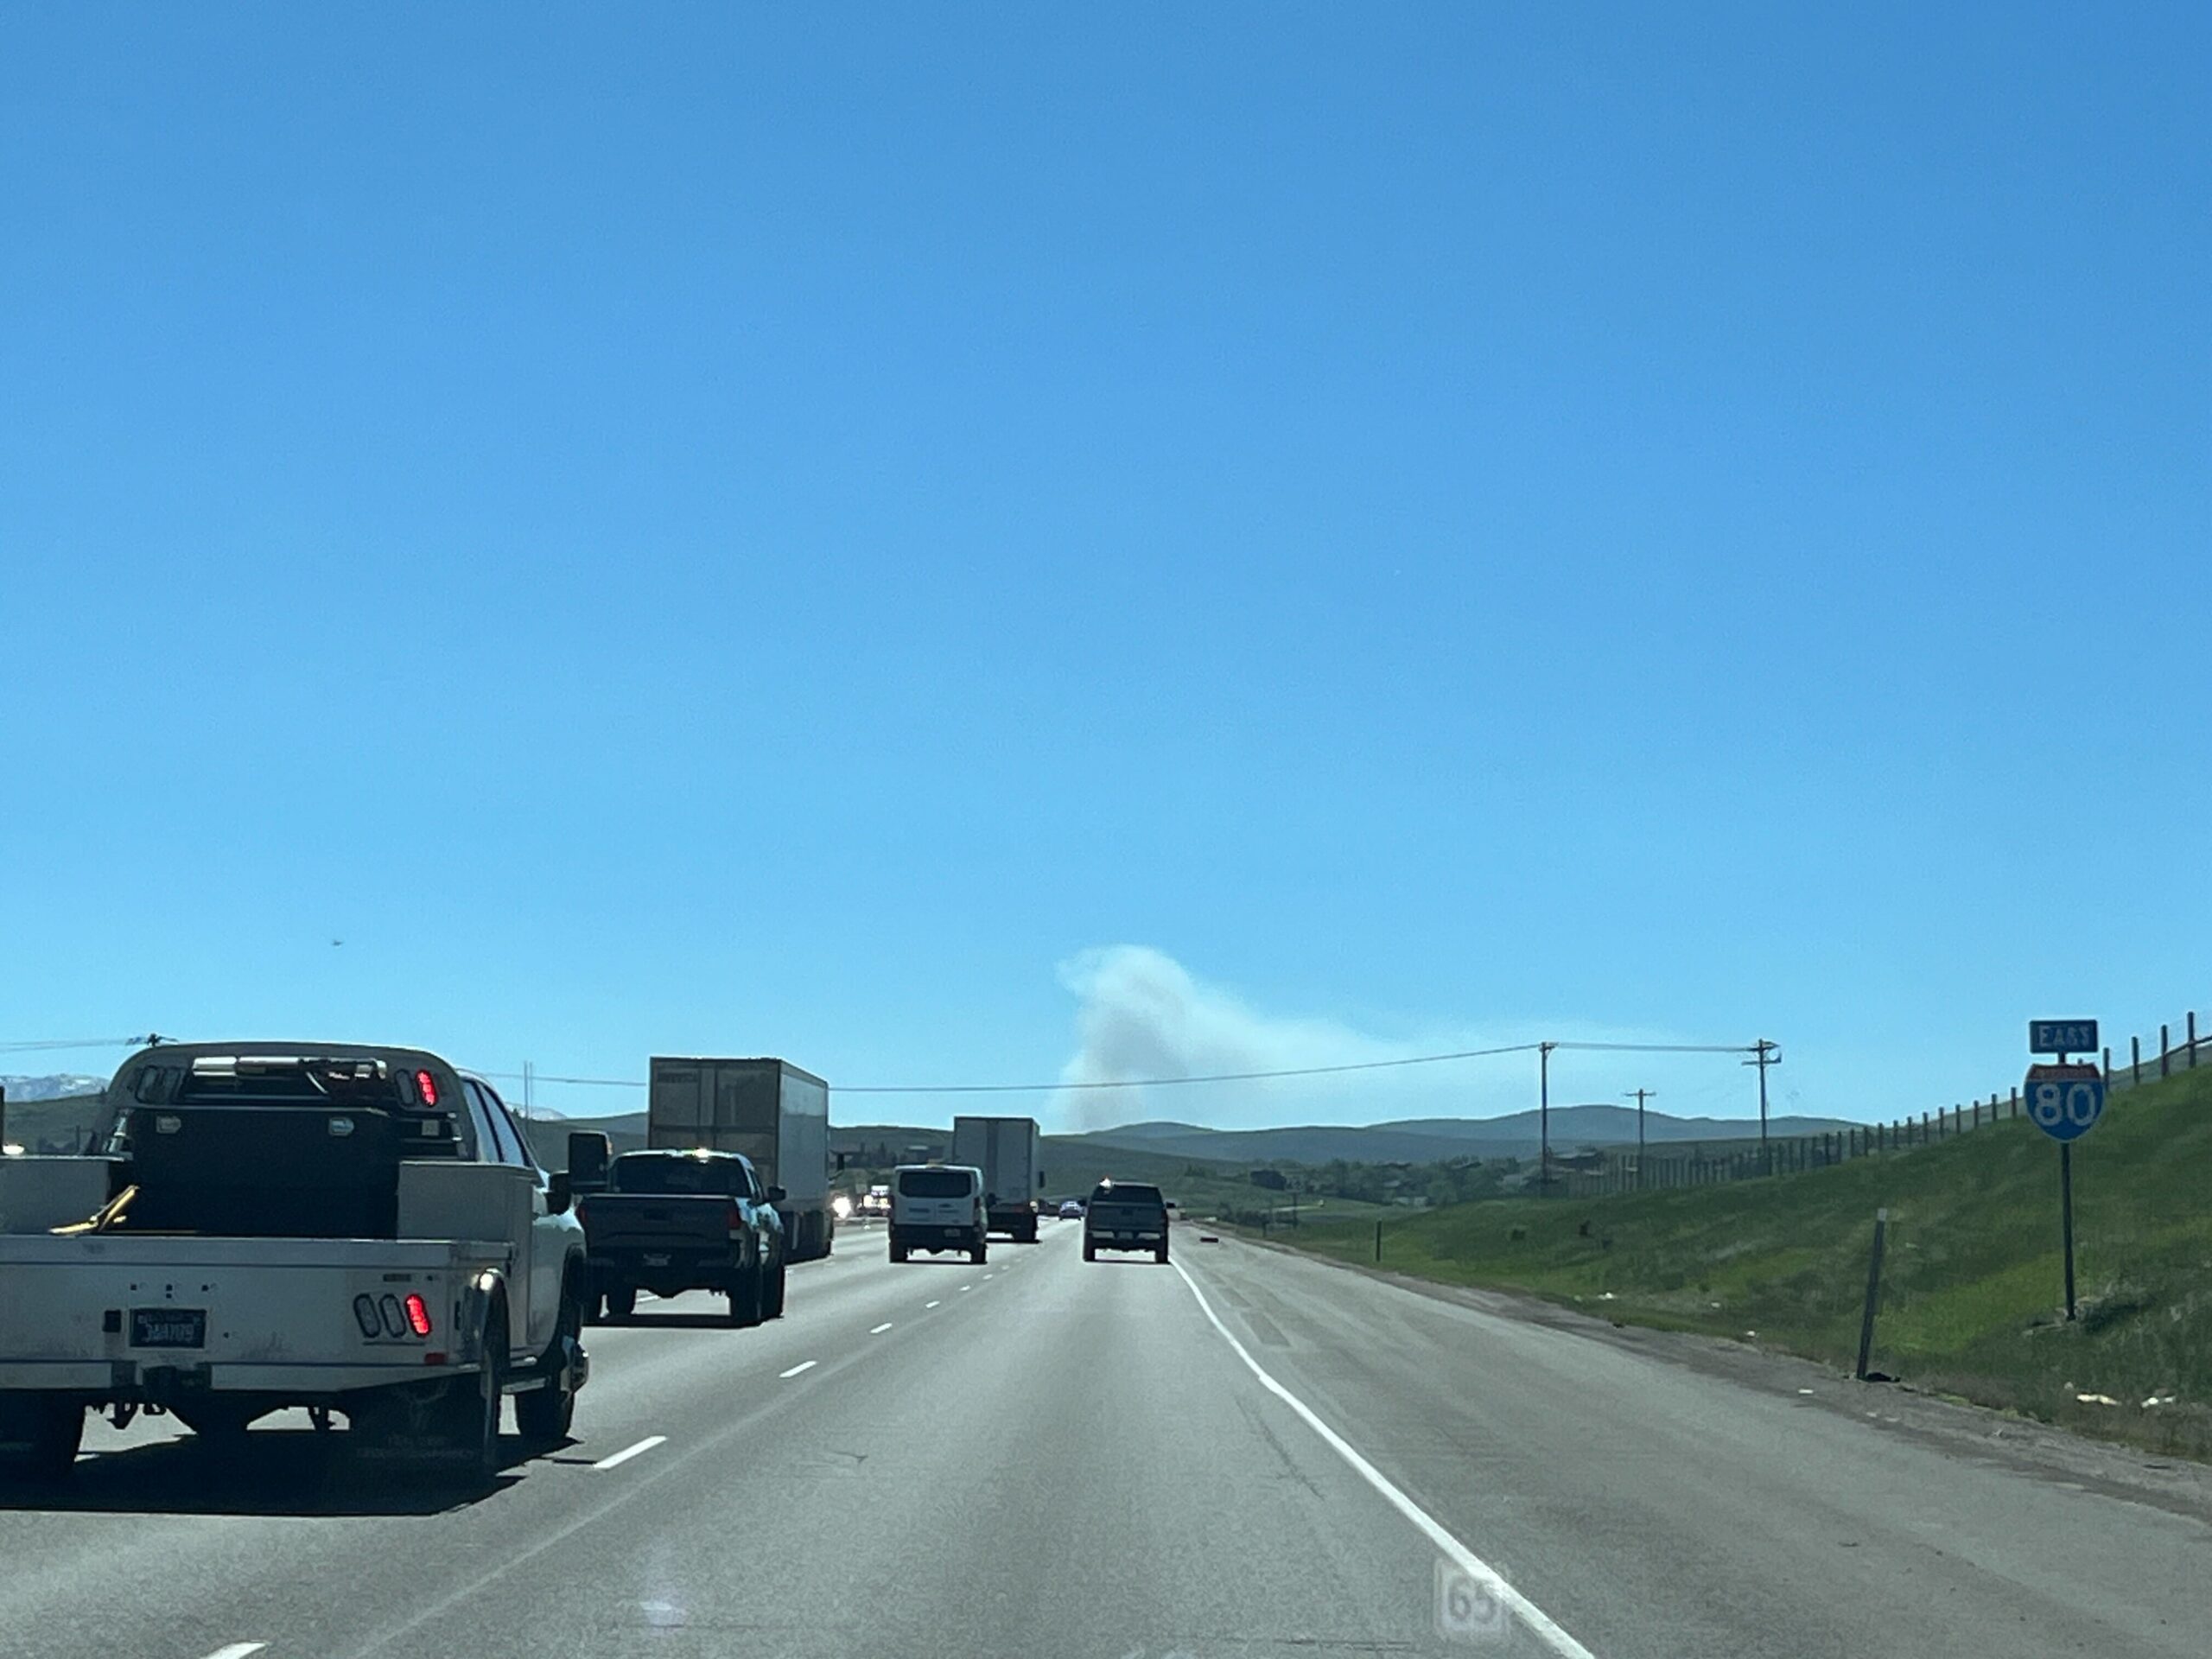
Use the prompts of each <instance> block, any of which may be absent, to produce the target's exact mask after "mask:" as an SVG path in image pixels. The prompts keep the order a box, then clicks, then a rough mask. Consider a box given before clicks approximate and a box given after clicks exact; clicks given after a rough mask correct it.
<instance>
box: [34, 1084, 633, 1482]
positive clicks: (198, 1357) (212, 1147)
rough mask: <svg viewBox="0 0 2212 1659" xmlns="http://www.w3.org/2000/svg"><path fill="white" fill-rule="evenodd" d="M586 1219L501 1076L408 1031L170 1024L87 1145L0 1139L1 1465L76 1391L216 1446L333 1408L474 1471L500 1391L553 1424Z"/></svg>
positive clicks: (411, 1454)
mask: <svg viewBox="0 0 2212 1659" xmlns="http://www.w3.org/2000/svg"><path fill="white" fill-rule="evenodd" d="M587 1282H588V1280H587V1275H586V1270H585V1255H584V1240H583V1229H582V1225H581V1224H579V1223H578V1222H577V1220H576V1218H575V1216H574V1215H573V1214H571V1213H570V1204H569V1192H568V1191H567V1177H566V1176H565V1175H555V1176H548V1175H547V1174H546V1173H544V1172H543V1170H541V1169H539V1168H538V1167H537V1163H536V1161H535V1160H534V1159H533V1158H532V1157H531V1153H530V1148H529V1145H528V1143H527V1141H525V1140H524V1137H523V1135H522V1133H521V1130H520V1128H519V1126H518V1125H517V1124H516V1123H515V1122H514V1121H513V1119H512V1116H510V1115H509V1114H508V1112H507V1111H506V1109H505V1105H504V1103H501V1102H500V1100H499V1096H498V1095H497V1094H496V1093H495V1092H494V1091H493V1089H492V1088H491V1085H490V1084H487V1083H486V1082H485V1081H484V1080H483V1079H481V1078H480V1077H474V1076H471V1075H469V1074H467V1073H465V1072H462V1071H458V1070H456V1069H455V1068H454V1067H453V1066H452V1065H449V1064H448V1063H447V1062H446V1061H444V1060H442V1059H440V1058H438V1057H437V1056H435V1055H434V1054H430V1053H428V1052H424V1051H423V1050H419V1049H404V1048H386V1047H369V1046H359V1045H346V1044H330V1043H320V1044H299V1043H275V1044H270V1043H259V1044H245V1043H219V1044H195V1045H189V1046H188V1045H178V1044H163V1045H160V1046H155V1047H151V1048H148V1049H144V1050H142V1051H141V1052H138V1053H137V1054H134V1055H132V1056H131V1057H130V1059H128V1060H127V1061H125V1062H124V1065H123V1067H122V1069H121V1070H119V1071H118V1072H117V1073H116V1075H115V1078H114V1080H113V1081H112V1082H111V1084H109V1086H108V1090H107V1094H106V1097H105V1115H104V1119H103V1125H102V1128H100V1130H99V1133H98V1134H97V1135H96V1136H95V1141H94V1149H93V1150H92V1152H91V1153H90V1154H87V1155H86V1156H83V1157H75V1158H24V1157H13V1158H0V1285H4V1286H5V1294H0V1479H6V1478H13V1479H18V1480H20V1479H51V1478H58V1477H60V1476H61V1475H63V1474H66V1473H67V1471H68V1469H69V1467H70V1465H72V1463H73V1461H74V1460H75V1458H76V1455H77V1452H78V1449H79V1444H80V1440H81V1437H82V1435H83V1433H84V1427H85V1422H86V1414H87V1411H88V1410H90V1411H94V1412H101V1411H104V1412H108V1413H111V1414H112V1415H113V1417H114V1419H115V1421H117V1423H118V1426H120V1425H121V1424H123V1423H125V1422H128V1421H130V1416H131V1415H132V1414H134V1413H136V1412H139V1411H156V1412H159V1411H166V1412H168V1413H170V1414H174V1415H175V1416H176V1417H177V1418H178V1419H179V1420H180V1421H182V1422H183V1423H184V1424H185V1425H186V1426H187V1427H190V1428H192V1429H193V1430H194V1432H195V1433H198V1434H200V1435H201V1436H203V1437H206V1438H208V1439H210V1440H215V1441H217V1442H220V1441H222V1440H226V1439H229V1438H230V1437H233V1436H236V1435H238V1434H241V1433H244V1432H245V1429H246V1427H247V1426H248V1425H250V1424H251V1423H252V1422H253V1421H255V1420H256V1419H257V1418H258V1417H261V1416H264V1415H265V1414H268V1413H270V1412H272V1411H277V1410H282V1409H283V1408H288V1407H302V1406H303V1407H306V1408H308V1409H309V1410H310V1411H311V1412H312V1413H313V1414H314V1416H315V1423H316V1425H317V1427H328V1426H329V1424H330V1421H331V1416H332V1414H333V1413H338V1414H343V1415H344V1417H345V1418H346V1422H347V1424H348V1427H350V1429H351V1430H352V1433H351V1434H350V1435H349V1436H348V1440H350V1441H352V1442H353V1443H354V1444H355V1446H356V1447H357V1449H359V1450H361V1451H364V1452H371V1453H372V1454H381V1455H387V1456H396V1457H404V1458H408V1459H423V1460H425V1461H432V1462H435V1463H438V1464H442V1465H452V1466H454V1467H456V1468H458V1469H460V1470H461V1471H466V1472H468V1473H471V1474H480V1475H488V1474H490V1473H491V1472H492V1471H494V1470H495V1469H496V1468H497V1466H498V1459H499V1427H500V1421H501V1416H502V1414H503V1409H504V1404H505V1399H506V1397H507V1396H508V1395H514V1396H515V1397H516V1416H517V1421H518V1427H519V1428H520V1429H521V1431H522V1433H523V1434H524V1437H525V1439H527V1440H533V1441H537V1442H551V1441H556V1440H560V1439H562V1438H563V1436H565V1435H566V1433H567V1432H568V1429H569V1423H570V1421H571V1417H572V1414H573V1413H574V1410H575V1395H576V1392H577V1390H578V1389H581V1388H582V1386H583V1384H584V1383H585V1382H586V1380H587V1379H588V1376H589V1372H590V1363H589V1360H588V1357H587V1356H586V1354H585V1352H584V1349H583V1344H582V1325H583V1312H584V1294H585V1286H586V1284H587Z"/></svg>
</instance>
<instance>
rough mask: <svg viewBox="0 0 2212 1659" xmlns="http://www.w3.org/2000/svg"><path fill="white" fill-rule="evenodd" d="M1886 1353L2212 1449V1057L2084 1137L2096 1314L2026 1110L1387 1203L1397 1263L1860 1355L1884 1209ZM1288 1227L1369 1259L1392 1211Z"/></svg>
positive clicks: (2091, 1421)
mask: <svg viewBox="0 0 2212 1659" xmlns="http://www.w3.org/2000/svg"><path fill="white" fill-rule="evenodd" d="M1881 1206H1886V1207H1887V1208H1888V1211H1889V1217H1890V1224H1889V1235H1888V1249H1887V1257H1886V1261H1885V1265H1884V1269H1883V1275H1882V1294H1881V1306H1880V1313H1879V1316H1878V1319H1877V1321H1876V1325H1875V1334H1874V1345H1873V1357H1872V1368H1873V1369H1874V1370H1878V1371H1881V1372H1884V1373H1886V1374H1888V1375H1889V1376H1893V1377H1895V1378H1897V1379H1898V1380H1899V1381H1901V1382H1904V1383H1908V1384H1910V1385H1911V1386H1913V1387H1916V1388H1918V1389H1924V1390H1927V1391H1930V1392H1934V1393H1939V1394H1946V1395H1955V1396H1959V1397H1962V1398H1965V1399H1967V1400H1971V1401H1974V1402H1978V1403H1980V1404H1984V1405H1988V1406H1994V1407H1999V1408H2005V1409H2010V1410H2013V1411H2018V1412H2020V1413H2022V1414H2026V1415H2029V1416H2031V1417H2034V1418H2037V1419H2040V1420H2042V1421H2049V1422H2053V1423H2058V1424H2063V1425H2064V1426H2066V1427H2070V1428H2075V1429H2079V1430H2083V1431H2086V1432H2089V1433H2097V1434H2101V1435H2105V1436H2108V1437H2112V1438H2116V1439H2120V1440H2126V1441H2129V1442H2131V1443H2133V1444H2136V1445H2139V1446H2146V1447H2150V1448H2152V1449H2154V1450H2157V1451H2160V1452H2178V1453H2182V1454H2185V1455H2189V1456H2193V1457H2198V1458H2212V1068H2208V1069H2206V1070H2205V1071H2202V1072H2190V1073H2184V1074H2183V1075H2182V1076H2180V1077H2175V1078H2173V1079H2171V1081H2168V1082H2164V1083H2160V1084H2146V1085H2145V1086H2144V1087H2142V1088H2140V1089H2137V1090H2128V1091H2126V1092H2125V1093H2122V1094H2116V1095H2114V1096H2113V1098H2112V1103H2111V1104H2110V1105H2109V1107H2108V1108H2107V1110H2106V1114H2105V1117H2104V1120H2103V1122H2101V1123H2100V1124H2099V1125H2098V1126H2097V1128H2095V1129H2094V1131H2092V1132H2091V1133H2090V1134H2089V1135H2088V1136H2087V1137H2085V1138H2084V1139H2083V1140H2082V1141H2081V1142H2079V1143H2078V1144H2077V1145H2076V1146H2075V1154H2074V1211H2075V1261H2076V1269H2075V1270H2076V1277H2077V1283H2078V1286H2079V1296H2078V1305H2079V1308H2080V1313H2081V1317H2080V1319H2078V1320H2076V1321H2075V1322H2074V1323H2072V1324H2069V1323H2067V1321H2066V1319H2065V1318H2064V1288H2063V1286H2064V1280H2063V1255H2062V1252H2061V1247H2060V1234H2059V1215H2058V1154H2057V1150H2056V1147H2055V1146H2054V1145H2053V1143H2052V1142H2051V1141H2049V1140H2047V1139H2046V1138H2045V1137H2044V1135H2041V1134H2040V1133H2039V1132H2037V1130H2036V1129H2035V1128H2034V1127H2033V1126H2032V1125H2031V1124H2030V1123H2029V1122H2027V1121H2026V1120H2025V1119H2018V1120H2008V1121H2006V1122H2000V1123H1998V1124H1995V1125H1992V1126H1989V1127H1986V1128H1982V1129H1980V1130H1977V1131H1976V1132H1975V1133H1974V1134H1972V1135H1966V1136H1962V1137H1960V1138H1958V1139H1956V1140H1954V1141H1948V1142H1941V1143H1938V1144H1937V1145H1935V1146H1932V1147H1916V1148H1915V1149H1913V1150H1911V1151H1909V1152H1905V1153H1901V1154H1889V1155H1884V1156H1880V1157H1874V1158H1866V1159H1859V1160H1853V1161H1851V1162H1848V1163H1845V1164H1841V1165H1839V1166H1834V1167H1831V1168H1826V1169H1821V1170H1815V1171H1812V1172H1808V1173H1803V1174H1796V1175H1788V1176H1777V1177H1775V1178H1772V1179H1765V1180H1751V1181H1742V1182H1737V1183H1733V1184H1729V1185H1715V1186H1705V1187H1697V1188H1692V1189H1687V1190H1675V1191H1668V1192H1646V1193H1631V1194H1628V1195H1625V1196H1621V1197H1614V1198H1576V1199H1569V1198H1549V1199H1536V1198H1508V1199H1499V1200H1496V1201H1491V1202H1484V1203H1464V1204H1454V1205H1446V1206H1442V1207H1439V1208H1433V1209H1430V1210H1427V1211H1405V1210H1402V1209H1400V1210H1396V1211H1392V1212H1390V1216H1389V1219H1387V1220H1385V1221H1384V1223H1383V1266H1384V1267H1386V1268H1392V1269H1395V1270H1397V1271H1400V1272H1405V1273H1411V1274H1419V1275H1421V1276H1423V1277H1427V1278H1431V1279H1435V1280H1440V1281H1445V1282H1447V1283H1452V1284H1462V1285H1471V1286H1484V1287H1494V1288H1498V1289H1506V1290H1516V1291H1522V1292H1527V1293H1529V1294H1535V1295H1537V1296H1541V1297H1545V1298H1548V1299H1550V1300H1554V1301H1558V1302H1562V1303H1567V1304H1571V1305H1573V1306H1580V1307H1581V1308H1584V1309H1585V1310H1586V1311H1588V1312H1590V1313H1595V1314H1602V1315H1604V1316H1605V1317H1608V1318H1611V1319H1614V1320H1617V1321H1620V1322H1624V1323H1634V1324H1640V1325H1656V1326H1662V1327H1666V1328H1671V1329H1677V1330H1684V1331H1695V1332H1706V1333H1708V1334H1711V1335H1713V1336H1717V1337H1724V1338H1732V1339H1734V1340H1737V1341H1744V1342H1751V1343H1756V1344H1758V1345H1760V1346H1762V1347H1775V1348H1779V1349H1783V1350H1787V1351H1791V1352H1795V1353H1798V1354H1802V1355H1804V1356H1806V1357H1810V1358H1813V1359H1817V1360H1820V1361H1822V1362H1824V1363H1828V1364H1831V1365H1835V1366H1839V1367H1841V1368H1844V1369H1846V1370H1848V1369H1850V1368H1851V1367H1852V1365H1853V1363H1854V1361H1855V1359H1856V1357H1857V1351H1858V1344H1859V1316H1860V1311H1861V1308H1862V1306H1863V1301H1864V1297H1865V1293H1866V1265H1867V1256H1868V1251H1869V1248H1870V1246H1871V1243H1872V1236H1873V1223H1874V1212H1875V1211H1876V1209H1877V1208H1878V1207H1881ZM1303 1220H1304V1224H1302V1225H1301V1226H1300V1227H1299V1228H1298V1229H1297V1230H1295V1231H1294V1232H1293V1231H1287V1230H1283V1229H1281V1228H1280V1227H1277V1228H1274V1229H1273V1230H1272V1236H1274V1238H1275V1239H1276V1240H1278V1241H1279V1242H1281V1243H1289V1244H1293V1245H1295V1246H1297V1247H1299V1248H1301V1249H1310V1250H1315V1251H1319V1252H1321V1253H1323V1254H1325V1255H1333V1256H1337V1257H1340V1258H1342V1259H1344V1260H1345V1261H1349V1262H1363V1263H1371V1262H1373V1260H1374V1256H1375V1237H1376V1235H1375V1227H1374V1224H1373V1221H1372V1220H1371V1219H1363V1220H1362V1221H1359V1222H1356V1223H1348V1222H1344V1221H1337V1222H1332V1221H1330V1220H1328V1219H1326V1218H1325V1217H1320V1216H1313V1215H1310V1214H1309V1215H1308V1216H1307V1217H1304V1218H1303Z"/></svg>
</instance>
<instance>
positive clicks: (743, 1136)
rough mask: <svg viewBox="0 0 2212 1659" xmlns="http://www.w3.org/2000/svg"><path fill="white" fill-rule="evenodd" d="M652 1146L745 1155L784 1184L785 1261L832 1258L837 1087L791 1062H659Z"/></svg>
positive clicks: (649, 1113) (771, 1182)
mask: <svg viewBox="0 0 2212 1659" xmlns="http://www.w3.org/2000/svg"><path fill="white" fill-rule="evenodd" d="M648 1076H649V1078H650V1082H651V1087H650V1088H649V1089H648V1090H647V1093H646V1100H645V1145H646V1146H648V1147H666V1148H671V1149H675V1150H678V1151H681V1150H683V1149H685V1148H688V1147H707V1148H709V1149H710V1150H712V1151H715V1152H741V1153H743V1154H745V1155H746V1156H747V1158H749V1159H751V1160H753V1169H754V1170H755V1171H756V1172H758V1173H759V1174H760V1184H761V1185H763V1186H764V1187H767V1186H780V1187H782V1188H783V1189H784V1197H783V1201H782V1202H781V1203H779V1204H778V1205H776V1212H777V1213H778V1214H779V1215H780V1216H781V1217H783V1222H784V1249H785V1259H786V1260H788V1261H792V1262H811V1261H814V1260H815V1259H817V1257H820V1256H825V1255H829V1243H830V1236H831V1235H832V1233H834V1232H835V1230H836V1217H834V1216H833V1215H832V1214H831V1212H830V1209H829V1084H826V1083H824V1082H823V1080H822V1079H821V1078H819V1077H816V1076H815V1075H814V1074H813V1073H812V1072H811V1071H800V1070H799V1069H798V1067H797V1066H795V1065H792V1064H791V1062H790V1061H789V1060H779V1059H774V1058H766V1059H711V1058H696V1057H693V1058H675V1057H670V1056H664V1055H656V1056H654V1057H653V1060H652V1070H651V1071H650V1072H649V1074H648Z"/></svg>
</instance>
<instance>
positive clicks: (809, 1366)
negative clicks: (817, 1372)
mask: <svg viewBox="0 0 2212 1659" xmlns="http://www.w3.org/2000/svg"><path fill="white" fill-rule="evenodd" d="M817 1363H819V1362H817V1361H815V1360H811V1359H802V1360H801V1361H799V1363H798V1364H796V1365H794V1366H792V1367H791V1370H788V1371H778V1372H777V1373H776V1375H777V1376H782V1377H792V1376H798V1374H799V1373H800V1372H801V1371H810V1370H813V1369H814V1368H815V1366H816V1365H817Z"/></svg>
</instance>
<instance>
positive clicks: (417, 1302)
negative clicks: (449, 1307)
mask: <svg viewBox="0 0 2212 1659" xmlns="http://www.w3.org/2000/svg"><path fill="white" fill-rule="evenodd" d="M407 1328H408V1329H409V1330H410V1331H412V1332H414V1333H415V1334H416V1336H418V1337H427V1336H429V1334H430V1308H429V1303H427V1302H425V1301H424V1300H423V1299H422V1297H420V1296H419V1295H417V1294H416V1293H414V1292H413V1291H410V1292H408V1293H407Z"/></svg>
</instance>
